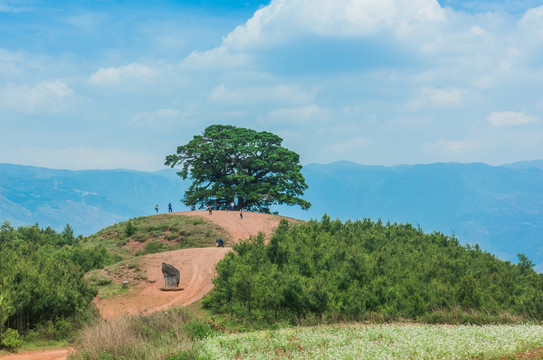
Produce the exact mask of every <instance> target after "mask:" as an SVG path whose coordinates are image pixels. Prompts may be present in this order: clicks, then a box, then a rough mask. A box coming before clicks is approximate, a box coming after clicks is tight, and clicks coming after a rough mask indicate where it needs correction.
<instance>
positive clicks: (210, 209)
mask: <svg viewBox="0 0 543 360" xmlns="http://www.w3.org/2000/svg"><path fill="white" fill-rule="evenodd" d="M208 209H209V215H213V205H209V208H208Z"/></svg>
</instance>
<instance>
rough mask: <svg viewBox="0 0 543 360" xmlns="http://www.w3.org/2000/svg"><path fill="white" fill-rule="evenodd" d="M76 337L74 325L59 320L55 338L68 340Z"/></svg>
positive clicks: (56, 322)
mask: <svg viewBox="0 0 543 360" xmlns="http://www.w3.org/2000/svg"><path fill="white" fill-rule="evenodd" d="M73 335H74V328H73V325H72V324H71V323H70V322H68V321H66V320H64V319H57V320H56V321H55V338H56V339H57V340H68V339H70V338H71V337H72V336H73Z"/></svg>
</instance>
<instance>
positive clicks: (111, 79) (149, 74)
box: [90, 63, 160, 86]
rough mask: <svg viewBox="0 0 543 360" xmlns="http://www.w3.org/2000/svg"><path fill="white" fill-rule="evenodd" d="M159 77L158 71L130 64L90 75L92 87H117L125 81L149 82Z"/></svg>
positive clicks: (145, 66)
mask: <svg viewBox="0 0 543 360" xmlns="http://www.w3.org/2000/svg"><path fill="white" fill-rule="evenodd" d="M159 75H160V70H159V69H157V68H154V67H150V66H147V65H142V64H137V63H132V64H128V65H125V66H120V67H109V68H100V69H99V70H98V71H97V72H95V73H94V74H92V75H91V77H90V82H91V83H92V84H93V85H98V86H108V85H117V84H120V83H123V82H125V81H134V80H135V81H149V80H152V79H155V78H156V77H158V76H159Z"/></svg>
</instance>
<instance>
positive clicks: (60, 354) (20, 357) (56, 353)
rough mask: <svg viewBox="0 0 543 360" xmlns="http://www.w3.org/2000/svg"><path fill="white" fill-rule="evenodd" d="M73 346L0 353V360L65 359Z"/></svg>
mask: <svg viewBox="0 0 543 360" xmlns="http://www.w3.org/2000/svg"><path fill="white" fill-rule="evenodd" d="M71 351H73V348H71V347H70V348H63V349H52V350H37V351H24V352H20V353H17V354H9V355H0V359H2V360H66V359H67V358H68V354H69V353H70V352H71Z"/></svg>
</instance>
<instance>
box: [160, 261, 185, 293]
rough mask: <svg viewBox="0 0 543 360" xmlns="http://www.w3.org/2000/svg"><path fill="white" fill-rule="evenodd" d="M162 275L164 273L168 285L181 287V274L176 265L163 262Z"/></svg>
mask: <svg viewBox="0 0 543 360" xmlns="http://www.w3.org/2000/svg"><path fill="white" fill-rule="evenodd" d="M162 275H164V282H165V283H166V287H179V279H180V278H181V276H180V274H179V270H177V269H176V268H175V266H173V265H170V264H167V263H165V262H163V263H162Z"/></svg>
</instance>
